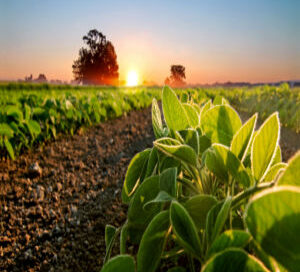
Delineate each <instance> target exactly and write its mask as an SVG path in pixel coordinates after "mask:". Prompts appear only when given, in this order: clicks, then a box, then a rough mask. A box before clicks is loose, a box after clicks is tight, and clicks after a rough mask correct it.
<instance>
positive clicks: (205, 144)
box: [199, 135, 211, 154]
mask: <svg viewBox="0 0 300 272" xmlns="http://www.w3.org/2000/svg"><path fill="white" fill-rule="evenodd" d="M199 144H200V154H203V153H204V152H205V151H206V150H207V149H208V148H209V147H210V146H211V141H210V139H209V138H208V137H207V136H205V135H202V136H200V137H199Z"/></svg>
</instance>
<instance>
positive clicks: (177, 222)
mask: <svg viewBox="0 0 300 272" xmlns="http://www.w3.org/2000/svg"><path fill="white" fill-rule="evenodd" d="M170 218H171V225H172V229H173V231H174V233H175V235H176V237H177V239H178V242H179V243H181V244H182V246H183V247H184V248H186V249H187V250H188V251H189V252H191V253H192V254H194V255H195V256H199V255H200V253H201V245H200V239H199V236H198V234H197V229H196V226H195V223H194V222H193V219H192V218H191V216H190V215H189V213H188V211H187V210H186V209H185V208H184V207H183V206H182V205H181V204H179V203H178V202H172V204H171V207H170Z"/></svg>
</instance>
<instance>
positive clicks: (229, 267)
mask: <svg viewBox="0 0 300 272" xmlns="http://www.w3.org/2000/svg"><path fill="white" fill-rule="evenodd" d="M219 271H222V272H267V271H268V270H267V269H266V268H265V266H264V265H263V264H262V263H261V262H260V261H259V260H257V259H256V258H255V257H254V256H252V255H250V254H248V253H247V252H245V251H244V250H242V249H239V248H228V249H226V250H224V251H222V252H220V253H218V254H216V255H214V256H213V257H212V258H211V259H209V260H208V262H207V263H206V264H205V265H204V266H203V268H202V269H201V272H219Z"/></svg>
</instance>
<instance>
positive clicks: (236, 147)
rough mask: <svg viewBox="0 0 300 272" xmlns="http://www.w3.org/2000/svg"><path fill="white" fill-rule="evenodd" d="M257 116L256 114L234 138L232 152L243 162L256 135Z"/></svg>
mask: <svg viewBox="0 0 300 272" xmlns="http://www.w3.org/2000/svg"><path fill="white" fill-rule="evenodd" d="M256 120H257V114H254V115H253V116H252V117H251V118H250V119H249V120H248V121H247V122H246V123H245V124H244V125H243V126H242V127H241V128H240V129H239V130H238V131H237V132H236V133H235V134H234V136H233V139H232V142H231V146H230V150H231V152H232V153H233V154H234V155H236V157H237V158H239V159H240V160H241V161H243V160H244V159H245V157H246V155H247V151H248V148H249V147H250V143H251V140H252V137H253V134H254V130H255V125H256Z"/></svg>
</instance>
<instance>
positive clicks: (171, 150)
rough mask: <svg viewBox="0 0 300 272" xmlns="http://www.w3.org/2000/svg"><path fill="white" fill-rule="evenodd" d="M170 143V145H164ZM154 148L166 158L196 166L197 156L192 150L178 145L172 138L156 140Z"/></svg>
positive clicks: (186, 146)
mask: <svg viewBox="0 0 300 272" xmlns="http://www.w3.org/2000/svg"><path fill="white" fill-rule="evenodd" d="M169 142H170V143H172V145H169V144H166V143H169ZM153 144H154V146H155V147H156V148H157V149H159V150H160V151H161V152H163V153H165V154H166V155H167V156H170V157H173V158H175V159H176V160H179V161H181V162H183V163H186V164H190V165H192V166H194V167H197V166H198V158H197V154H196V152H195V151H194V149H193V148H191V147H190V146H188V145H183V144H180V142H179V141H177V140H174V139H172V138H161V139H159V140H156V141H155V142H154V143H153Z"/></svg>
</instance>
